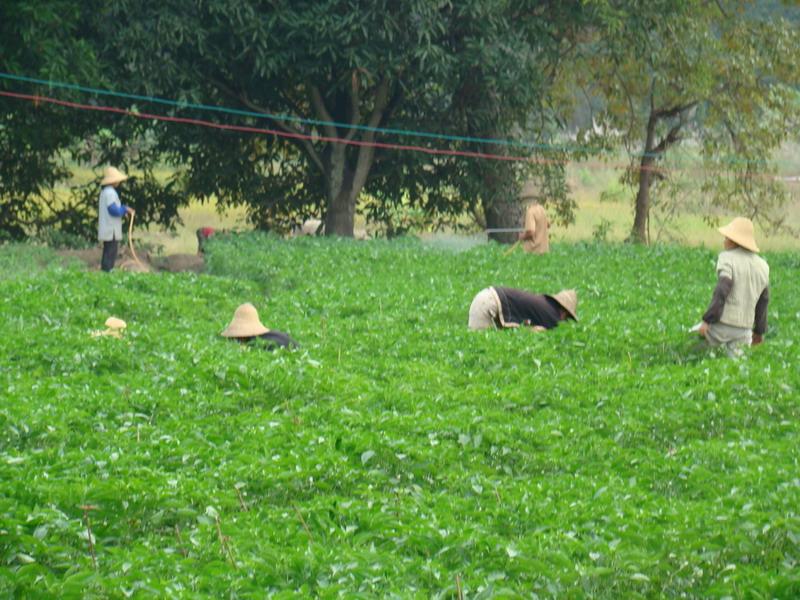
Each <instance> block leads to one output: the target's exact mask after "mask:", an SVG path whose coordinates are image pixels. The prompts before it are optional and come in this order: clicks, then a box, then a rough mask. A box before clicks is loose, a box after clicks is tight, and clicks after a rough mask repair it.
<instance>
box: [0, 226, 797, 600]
mask: <svg viewBox="0 0 800 600" xmlns="http://www.w3.org/2000/svg"><path fill="white" fill-rule="evenodd" d="M28 252H29V256H28V254H26V253H28ZM43 252H46V251H44V250H40V249H36V248H33V249H26V247H24V246H3V247H2V248H0V266H2V268H1V269H0V274H5V273H8V272H9V271H8V268H7V267H10V265H13V264H19V267H18V270H15V269H13V268H12V269H11V273H14V276H10V277H8V278H4V277H2V276H0V313H2V314H3V319H2V320H0V389H2V390H3V391H4V399H5V401H4V402H3V405H2V407H0V480H2V481H3V485H2V486H0V591H2V594H7V595H11V596H18V597H122V596H126V597H127V596H134V597H148V596H156V597H180V598H198V597H209V598H211V597H221V596H224V597H296V596H304V597H309V596H322V597H335V596H338V595H344V596H359V597H376V598H377V597H409V596H411V597H426V598H427V597H438V598H448V597H454V596H455V594H456V577H457V576H459V577H460V580H461V582H462V584H463V590H464V593H465V596H466V597H493V596H498V597H518V596H519V597H528V596H531V595H533V594H535V595H536V596H538V597H576V598H578V597H596V598H620V597H660V596H666V597H679V596H683V595H686V596H688V597H708V596H714V597H722V596H737V595H747V594H749V593H761V594H763V595H764V596H767V597H779V598H788V597H795V596H797V595H798V593H800V581H798V578H797V571H796V564H795V557H796V556H797V555H798V552H800V548H798V545H799V544H800V538H798V535H800V519H798V516H797V514H796V509H795V507H796V506H797V505H798V503H800V486H798V481H797V473H796V462H797V460H798V448H800V444H798V441H799V440H798V433H797V430H796V428H795V427H794V425H793V424H794V423H795V422H796V421H797V419H798V417H800V414H798V411H799V410H800V409H798V405H797V401H796V399H797V393H798V390H800V376H798V371H797V368H796V366H797V364H798V360H800V356H798V350H799V347H798V344H797V343H796V339H797V338H798V334H800V331H798V325H797V324H798V314H800V300H799V299H800V290H798V280H797V277H796V276H795V275H796V271H797V269H798V267H799V266H800V262H799V261H798V258H797V256H796V255H795V254H768V255H767V256H766V258H767V260H768V261H769V262H770V266H771V268H772V292H773V293H772V304H771V310H770V324H771V328H770V332H769V334H768V336H767V338H766V342H765V344H764V345H763V346H760V347H757V348H754V349H752V350H751V351H749V352H748V353H747V354H746V356H745V357H744V358H743V359H742V360H739V361H732V360H729V359H727V358H724V357H722V356H719V355H715V354H713V353H709V352H707V351H697V350H695V349H693V346H694V340H693V338H691V337H690V336H689V335H688V334H687V333H686V332H685V329H686V326H688V325H691V324H692V323H694V322H696V321H697V319H698V318H699V315H700V314H701V313H702V311H703V309H704V308H705V305H706V303H707V301H708V300H709V298H710V294H711V289H712V287H713V284H714V273H713V269H714V258H715V252H712V251H709V250H704V249H685V248H678V247H669V246H659V247H654V248H642V247H633V246H629V245H607V244H588V245H578V246H566V245H560V244H556V245H554V247H553V250H552V252H551V253H550V254H548V255H544V256H539V257H531V256H526V255H523V254H522V253H516V254H512V255H509V256H504V254H503V252H504V248H503V247H501V246H498V245H494V244H491V245H488V246H482V247H478V248H474V249H472V250H469V251H467V252H464V253H460V254H454V253H448V252H445V251H442V250H437V249H433V248H430V247H427V246H425V245H423V244H421V243H420V242H417V241H415V240H407V239H401V240H396V241H394V242H391V243H389V242H385V241H377V240H376V241H369V242H361V243H356V242H351V241H344V240H329V239H318V238H300V239H296V240H292V241H289V242H286V241H280V240H277V239H274V238H270V237H266V236H239V237H231V238H230V239H223V238H219V239H216V238H215V239H214V240H213V243H212V244H211V245H210V248H209V251H208V252H209V256H208V258H209V264H210V268H211V270H212V271H213V272H214V273H216V276H209V275H203V276H195V275H188V274H187V275H143V274H128V273H122V272H115V273H112V274H111V275H107V274H103V273H98V272H85V271H81V270H79V269H77V268H76V267H68V268H64V267H61V266H58V265H56V264H52V265H51V266H49V267H45V268H43V269H40V270H37V269H35V268H33V267H34V265H35V264H38V263H39V262H41V261H40V257H42V258H43V257H44V255H43V254H41V253H43ZM265 283H266V284H268V288H269V295H268V296H265V295H264V294H263V289H264V285H265ZM492 284H498V285H501V284H502V285H511V286H517V287H523V288H526V289H531V290H535V291H541V292H555V291H557V290H559V289H561V288H564V287H573V286H574V287H577V288H578V290H579V298H580V304H579V307H578V311H579V316H580V317H581V320H580V321H579V322H577V323H568V324H564V325H562V326H560V327H558V328H557V329H555V330H553V331H550V332H547V333H543V334H531V333H529V332H526V331H492V332H482V333H475V332H468V331H467V330H466V320H467V309H468V307H469V303H470V301H471V299H472V297H473V296H474V294H475V293H477V292H478V291H479V290H480V289H482V288H483V287H485V286H487V285H492ZM244 301H252V302H254V303H255V305H256V306H257V307H258V309H259V311H260V316H261V319H262V321H263V322H264V323H265V324H266V325H267V326H268V327H272V328H275V329H278V330H282V331H286V332H288V333H290V334H291V335H292V336H293V337H294V338H296V339H297V340H298V341H299V342H300V344H301V346H302V347H301V349H300V350H298V351H295V352H285V351H280V352H276V353H267V352H263V351H260V350H257V349H255V348H248V347H244V346H240V345H238V344H235V343H231V342H228V341H226V340H224V339H222V338H220V337H219V335H218V334H219V331H220V330H221V329H222V328H223V327H224V326H225V324H226V323H227V321H228V320H229V318H230V316H231V315H232V313H233V310H234V309H235V307H236V306H237V305H238V304H239V303H241V302H244ZM112 314H113V315H115V316H118V317H121V318H123V319H125V320H126V321H127V322H128V330H127V332H126V333H125V334H124V337H123V339H121V340H117V339H113V338H109V337H99V338H93V337H91V335H90V333H91V331H92V330H94V329H101V328H102V324H103V321H104V320H105V318H106V317H107V316H109V315H112ZM240 494H241V500H240ZM84 504H91V505H93V506H96V509H95V510H93V511H92V512H91V513H90V519H91V527H92V534H93V539H94V547H95V549H96V554H97V563H98V568H97V571H94V570H93V568H92V559H91V556H90V554H89V550H88V544H87V537H88V534H87V528H86V523H85V521H84V519H83V513H82V510H81V508H80V506H81V505H84ZM245 509H246V510H245Z"/></svg>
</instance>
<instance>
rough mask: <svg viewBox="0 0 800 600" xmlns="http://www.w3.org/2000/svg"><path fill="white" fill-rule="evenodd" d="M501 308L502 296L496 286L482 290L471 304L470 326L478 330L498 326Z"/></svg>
mask: <svg viewBox="0 0 800 600" xmlns="http://www.w3.org/2000/svg"><path fill="white" fill-rule="evenodd" d="M501 310H502V309H501V307H500V298H498V297H497V292H495V291H494V288H490V287H489V288H486V289H485V290H481V291H480V292H478V294H477V295H476V296H475V298H474V299H473V300H472V304H470V306H469V328H470V329H471V330H473V331H476V330H479V329H491V328H493V327H496V326H497V323H499V321H500V319H499V315H500V311H501Z"/></svg>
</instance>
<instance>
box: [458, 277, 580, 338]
mask: <svg viewBox="0 0 800 600" xmlns="http://www.w3.org/2000/svg"><path fill="white" fill-rule="evenodd" d="M577 307H578V294H577V293H576V292H575V290H562V291H560V292H558V293H557V294H555V295H550V294H533V293H531V292H526V291H525V290H518V289H515V288H507V287H489V288H486V289H485V290H481V291H480V292H478V294H477V295H476V296H475V298H474V299H473V300H472V304H471V305H470V307H469V328H470V329H472V330H478V329H490V328H492V327H498V328H501V329H504V328H514V327H531V328H532V329H533V330H534V331H544V330H545V329H553V328H554V327H558V324H559V322H561V321H565V320H566V319H572V320H573V321H577V320H578V315H577V313H576V312H575V311H576V309H577Z"/></svg>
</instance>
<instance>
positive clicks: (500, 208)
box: [484, 188, 522, 244]
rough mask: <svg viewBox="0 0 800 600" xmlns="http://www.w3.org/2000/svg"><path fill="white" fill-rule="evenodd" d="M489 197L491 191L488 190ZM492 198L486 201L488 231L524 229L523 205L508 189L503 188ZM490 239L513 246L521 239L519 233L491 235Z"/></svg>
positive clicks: (493, 194)
mask: <svg viewBox="0 0 800 600" xmlns="http://www.w3.org/2000/svg"><path fill="white" fill-rule="evenodd" d="M486 193H487V196H488V195H489V194H490V191H489V190H488V189H487V190H486ZM492 196H493V197H492V198H491V199H488V198H487V200H486V201H485V204H484V211H485V213H486V228H487V229H511V228H520V227H522V205H521V204H520V203H519V201H518V200H517V199H516V197H515V195H514V194H513V193H511V194H509V193H508V191H507V188H501V189H500V190H499V191H495V192H493V193H492ZM489 239H491V240H494V241H496V242H500V243H501V244H513V243H514V242H515V241H517V239H519V233H517V232H505V233H504V232H497V233H490V234H489Z"/></svg>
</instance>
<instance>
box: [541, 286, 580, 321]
mask: <svg viewBox="0 0 800 600" xmlns="http://www.w3.org/2000/svg"><path fill="white" fill-rule="evenodd" d="M545 295H546V296H549V297H550V298H552V299H553V300H555V301H556V302H558V303H559V304H560V305H561V308H563V309H564V310H565V311H567V312H568V313H569V316H570V317H572V318H573V319H574V320H575V321H577V320H578V314H577V312H576V311H577V310H578V293H577V292H576V291H575V290H561V291H560V292H558V293H557V294H553V295H550V294H545Z"/></svg>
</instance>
